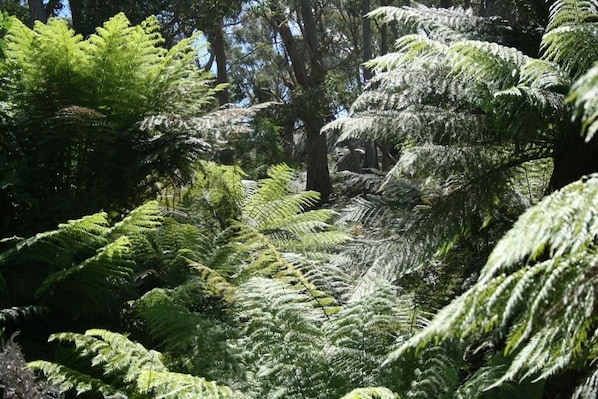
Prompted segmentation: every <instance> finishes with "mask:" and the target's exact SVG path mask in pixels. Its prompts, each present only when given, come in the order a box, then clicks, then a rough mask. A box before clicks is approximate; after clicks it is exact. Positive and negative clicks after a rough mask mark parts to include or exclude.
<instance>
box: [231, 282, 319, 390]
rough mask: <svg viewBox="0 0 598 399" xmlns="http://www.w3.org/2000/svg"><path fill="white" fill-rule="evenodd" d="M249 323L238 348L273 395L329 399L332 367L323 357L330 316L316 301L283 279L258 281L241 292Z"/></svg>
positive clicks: (241, 314) (240, 306) (241, 311)
mask: <svg viewBox="0 0 598 399" xmlns="http://www.w3.org/2000/svg"><path fill="white" fill-rule="evenodd" d="M237 293H238V298H237V304H238V317H239V319H240V320H242V321H245V322H244V323H243V324H244V326H243V329H244V334H243V336H242V338H241V339H240V340H239V342H238V343H237V345H241V346H242V347H244V348H251V349H250V350H248V351H247V350H246V351H244V356H245V357H246V361H247V362H248V364H251V365H252V366H253V367H252V368H253V369H254V372H255V373H256V376H257V377H258V378H259V380H258V381H259V382H258V384H259V389H260V390H261V394H262V395H264V396H267V397H273V398H274V397H288V398H295V397H312V398H325V397H327V387H326V382H327V381H328V378H329V376H328V373H329V366H328V365H327V362H326V360H325V358H324V357H323V355H324V353H323V347H324V343H325V340H324V333H323V331H322V329H321V326H322V323H323V321H324V320H325V317H324V315H323V314H322V313H321V312H320V311H319V310H318V309H316V308H315V307H314V306H313V305H312V303H311V299H310V298H309V297H308V296H306V295H305V294H303V293H301V292H299V291H297V290H295V289H293V288H292V287H291V286H289V284H287V283H284V282H282V281H280V280H271V279H263V278H253V279H251V280H248V281H247V282H246V283H244V284H242V285H241V286H240V287H239V289H238V291H237Z"/></svg>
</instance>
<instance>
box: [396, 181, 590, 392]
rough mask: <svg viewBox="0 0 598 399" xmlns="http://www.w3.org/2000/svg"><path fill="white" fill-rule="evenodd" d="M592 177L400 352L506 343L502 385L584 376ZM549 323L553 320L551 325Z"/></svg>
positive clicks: (565, 193)
mask: <svg viewBox="0 0 598 399" xmlns="http://www.w3.org/2000/svg"><path fill="white" fill-rule="evenodd" d="M597 187H598V179H597V178H596V176H594V175H592V176H590V177H588V178H587V179H584V180H582V181H578V182H575V183H572V184H570V185H569V186H567V187H565V188H564V189H562V190H561V191H559V192H556V193H554V194H553V195H551V196H549V197H547V198H546V199H544V200H543V201H541V202H540V203H539V204H538V205H536V206H534V207H533V208H531V209H530V210H529V211H527V212H526V213H525V214H524V215H522V216H521V218H520V219H519V220H518V221H517V223H516V224H515V225H514V226H513V229H511V230H510V231H509V232H508V233H507V234H506V235H505V236H504V237H503V239H501V241H500V242H499V243H498V244H497V246H496V248H495V249H494V250H493V252H492V254H491V255H490V257H489V258H488V262H487V264H486V266H485V267H484V269H483V270H482V273H481V275H480V277H479V280H478V282H477V283H476V284H475V285H474V286H473V287H472V288H471V289H470V290H469V291H467V292H466V293H465V294H464V295H463V296H461V297H460V298H458V299H457V300H455V301H454V302H453V303H452V304H451V305H450V306H448V307H447V308H445V309H443V310H442V311H441V312H440V313H439V315H438V316H437V317H436V318H435V320H434V321H433V322H432V324H431V325H430V326H429V327H427V328H426V329H425V330H424V331H422V332H421V333H420V334H418V335H416V337H414V338H413V339H412V340H411V341H410V342H409V343H407V345H406V346H405V347H404V348H403V349H401V350H400V351H399V352H395V353H394V354H393V355H391V358H396V357H397V356H399V354H401V353H405V351H406V350H407V349H408V348H413V347H423V346H425V345H427V344H428V343H431V342H434V341H435V342H438V341H442V340H445V339H448V338H450V337H460V338H463V339H466V340H468V341H470V342H471V341H473V342H476V341H479V340H482V339H485V340H492V341H494V342H496V344H500V342H504V343H503V344H502V345H504V346H503V351H504V354H505V355H506V356H507V367H504V368H503V370H502V372H501V375H500V378H498V379H496V380H495V381H494V382H491V383H490V385H488V386H487V387H486V389H489V388H492V387H500V386H502V385H503V384H505V383H508V382H510V381H513V382H516V383H517V382H521V381H526V380H535V381H550V380H551V379H552V378H554V377H555V376H558V375H559V374H560V373H563V372H565V371H567V370H575V371H577V372H578V373H580V375H587V376H588V380H587V382H586V383H584V385H582V386H580V387H579V389H578V392H582V391H583V390H585V389H589V387H590V386H591V385H587V384H591V377H590V374H588V373H591V371H588V370H587V369H585V371H584V365H588V364H591V363H592V362H593V361H594V358H595V354H594V350H593V349H592V348H593V347H594V346H595V342H594V340H595V334H594V333H593V331H594V330H595V325H594V324H595V320H594V318H593V317H592V316H591V315H592V314H593V312H594V294H593V288H592V287H593V284H594V279H593V277H592V276H593V274H594V272H593V265H594V263H595V259H594V258H595V256H596V255H595V252H596V251H595V248H594V241H595V236H596V221H595V219H596V218H595V216H596V212H597V211H596V206H595V204H596V195H597V192H598V191H597ZM545 320H550V323H546V322H545Z"/></svg>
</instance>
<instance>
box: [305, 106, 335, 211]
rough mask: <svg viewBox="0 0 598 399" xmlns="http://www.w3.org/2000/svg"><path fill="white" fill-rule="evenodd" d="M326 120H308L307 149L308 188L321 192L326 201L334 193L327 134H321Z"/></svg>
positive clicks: (306, 129)
mask: <svg viewBox="0 0 598 399" xmlns="http://www.w3.org/2000/svg"><path fill="white" fill-rule="evenodd" d="M323 126H324V120H323V119H321V118H314V119H311V120H309V122H306V124H305V134H306V143H305V145H306V149H307V159H306V164H307V185H306V187H305V188H306V189H307V190H314V191H317V192H319V193H320V200H321V201H322V202H325V201H327V200H328V197H329V196H330V194H331V193H332V183H331V182H330V173H329V170H328V154H327V146H326V136H324V135H323V134H320V129H322V127H323Z"/></svg>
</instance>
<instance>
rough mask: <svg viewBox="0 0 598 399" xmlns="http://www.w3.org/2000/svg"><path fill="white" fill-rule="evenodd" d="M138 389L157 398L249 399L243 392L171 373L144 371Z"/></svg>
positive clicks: (187, 375) (197, 378)
mask: <svg viewBox="0 0 598 399" xmlns="http://www.w3.org/2000/svg"><path fill="white" fill-rule="evenodd" d="M137 388H138V390H139V392H141V393H146V394H152V395H155V397H156V398H177V399H196V398H205V399H221V398H222V399H225V398H231V399H237V398H239V399H243V398H249V396H246V395H244V394H242V393H241V392H235V391H233V390H232V389H230V388H228V387H223V386H219V385H217V384H216V383H214V382H212V381H207V380H205V379H204V378H201V377H195V376H192V375H189V374H181V373H174V372H170V371H154V370H147V369H146V370H143V371H142V372H141V374H140V376H139V379H138V381H137Z"/></svg>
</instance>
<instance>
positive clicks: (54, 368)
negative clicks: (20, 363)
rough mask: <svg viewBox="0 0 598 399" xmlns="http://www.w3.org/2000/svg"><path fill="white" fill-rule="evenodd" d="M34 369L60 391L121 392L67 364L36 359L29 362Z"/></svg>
mask: <svg viewBox="0 0 598 399" xmlns="http://www.w3.org/2000/svg"><path fill="white" fill-rule="evenodd" d="M27 366H28V367H30V368H31V369H32V370H35V371H38V372H40V373H42V374H43V375H44V376H45V378H46V379H47V380H48V381H50V382H51V383H52V384H55V385H56V386H57V387H58V388H59V390H60V392H62V393H64V392H67V391H73V390H74V391H75V392H76V394H77V396H78V395H81V394H84V393H86V392H93V393H95V392H101V393H102V394H103V395H114V394H117V393H121V392H120V391H118V390H116V389H114V387H112V386H111V385H110V384H107V383H105V382H104V381H102V380H100V379H97V378H93V377H91V376H89V375H87V374H84V373H80V372H78V371H76V370H73V369H70V368H68V367H66V366H63V365H60V364H56V363H52V362H48V361H45V360H35V361H32V362H29V363H27Z"/></svg>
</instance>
